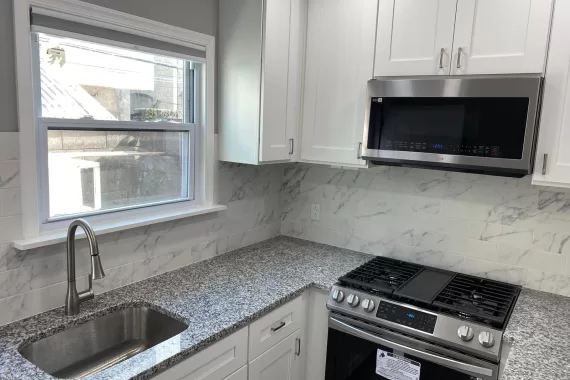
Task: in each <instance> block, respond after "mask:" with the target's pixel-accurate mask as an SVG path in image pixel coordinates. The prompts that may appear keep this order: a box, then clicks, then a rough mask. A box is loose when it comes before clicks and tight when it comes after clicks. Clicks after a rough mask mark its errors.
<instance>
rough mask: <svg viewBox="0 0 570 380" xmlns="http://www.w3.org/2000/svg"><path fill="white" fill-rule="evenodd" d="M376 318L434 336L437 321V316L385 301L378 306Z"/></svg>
mask: <svg viewBox="0 0 570 380" xmlns="http://www.w3.org/2000/svg"><path fill="white" fill-rule="evenodd" d="M376 317H378V318H380V319H385V320H387V321H390V322H393V323H397V324H399V325H402V326H407V327H411V328H413V329H416V330H420V331H424V332H427V333H430V334H433V331H434V329H435V323H436V321H437V316H435V315H433V314H428V313H424V312H421V311H418V310H414V309H410V308H407V307H404V306H400V305H395V304H393V303H390V302H384V301H382V302H380V305H378V312H377V313H376Z"/></svg>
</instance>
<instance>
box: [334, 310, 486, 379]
mask: <svg viewBox="0 0 570 380" xmlns="http://www.w3.org/2000/svg"><path fill="white" fill-rule="evenodd" d="M329 327H332V328H333V329H335V330H338V331H341V332H344V333H347V334H350V335H352V336H355V337H357V338H362V339H364V340H367V341H369V342H372V343H376V344H379V345H382V346H385V347H388V348H391V349H393V350H397V351H401V352H403V353H406V354H408V355H412V356H416V357H418V358H420V359H424V360H427V361H430V362H432V363H435V364H440V365H442V366H445V367H448V368H453V369H456V370H459V371H464V372H469V374H473V375H477V376H489V377H491V376H493V371H492V370H491V369H489V368H483V367H478V366H475V365H472V364H468V363H463V362H460V361H457V360H454V359H451V358H447V357H444V356H439V355H435V354H432V353H431V352H425V351H420V350H417V349H415V348H412V347H408V346H404V345H401V344H398V343H396V342H392V341H389V340H387V339H384V338H381V337H379V336H376V335H373V334H370V333H368V332H366V331H364V330H360V329H358V328H356V327H353V326H351V325H349V324H346V323H344V322H341V321H339V320H338V319H335V318H333V317H330V318H329Z"/></svg>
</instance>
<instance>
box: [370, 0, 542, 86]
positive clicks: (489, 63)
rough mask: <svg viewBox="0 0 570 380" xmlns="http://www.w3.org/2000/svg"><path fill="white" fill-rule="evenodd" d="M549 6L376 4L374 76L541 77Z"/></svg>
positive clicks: (439, 0) (523, 0)
mask: <svg viewBox="0 0 570 380" xmlns="http://www.w3.org/2000/svg"><path fill="white" fill-rule="evenodd" d="M552 3H553V0H422V1H417V0H380V4H379V12H378V32H377V33H378V34H377V40H376V62H375V69H374V76H393V75H398V76H399V75H448V74H452V75H469V74H518V73H543V72H544V65H545V62H546V52H547V48H548V36H549V29H550V18H551V13H552V12H551V10H552Z"/></svg>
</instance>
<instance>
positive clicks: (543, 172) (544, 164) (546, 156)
mask: <svg viewBox="0 0 570 380" xmlns="http://www.w3.org/2000/svg"><path fill="white" fill-rule="evenodd" d="M547 165H548V153H544V158H543V159H542V175H546V166H547Z"/></svg>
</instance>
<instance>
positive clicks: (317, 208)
mask: <svg viewBox="0 0 570 380" xmlns="http://www.w3.org/2000/svg"><path fill="white" fill-rule="evenodd" d="M320 219H321V205H320V204H318V203H313V204H312V205H311V220H320Z"/></svg>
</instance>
